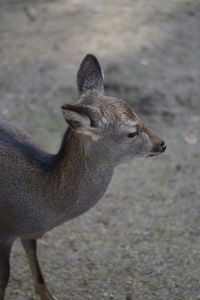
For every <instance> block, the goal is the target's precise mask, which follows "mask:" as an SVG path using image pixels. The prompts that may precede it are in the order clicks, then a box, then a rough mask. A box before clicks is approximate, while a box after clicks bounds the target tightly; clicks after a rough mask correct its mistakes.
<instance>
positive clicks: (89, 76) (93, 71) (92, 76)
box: [77, 54, 104, 95]
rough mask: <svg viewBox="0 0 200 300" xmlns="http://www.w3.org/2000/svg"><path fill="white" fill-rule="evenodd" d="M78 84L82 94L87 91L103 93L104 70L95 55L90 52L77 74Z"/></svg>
mask: <svg viewBox="0 0 200 300" xmlns="http://www.w3.org/2000/svg"><path fill="white" fill-rule="evenodd" d="M77 85H78V90H79V93H80V95H81V94H83V93H85V92H87V91H96V92H98V93H101V94H103V91H104V87H103V71H102V70H101V67H100V64H99V62H98V60H97V59H96V57H95V56H94V55H92V54H88V55H86V57H85V58H84V59H83V61H82V63H81V65H80V68H79V71H78V74H77Z"/></svg>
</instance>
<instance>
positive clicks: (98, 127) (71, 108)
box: [62, 104, 103, 140]
mask: <svg viewBox="0 0 200 300" xmlns="http://www.w3.org/2000/svg"><path fill="white" fill-rule="evenodd" d="M62 110H63V115H64V118H65V120H66V121H67V123H68V124H69V126H70V127H71V128H72V129H73V130H74V131H75V132H77V133H81V134H84V135H87V136H90V137H91V138H92V139H93V140H98V139H99V138H100V137H101V133H102V130H103V128H102V122H101V115H100V113H99V111H98V109H96V108H95V107H90V106H86V105H81V104H74V105H71V104H65V105H63V106H62Z"/></svg>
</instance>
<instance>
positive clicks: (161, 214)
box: [0, 0, 200, 300]
mask: <svg viewBox="0 0 200 300" xmlns="http://www.w3.org/2000/svg"><path fill="white" fill-rule="evenodd" d="M87 53H93V54H95V55H96V56H97V57H98V58H99V60H100V62H101V64H102V66H103V69H104V74H105V87H106V93H107V94H108V95H113V96H117V97H119V98H123V99H126V100H127V101H128V102H129V103H130V104H131V105H133V107H134V108H135V110H136V112H137V113H139V114H140V115H141V116H142V117H143V119H144V120H145V122H146V123H147V124H148V125H149V127H151V128H152V129H154V130H155V131H156V132H158V133H159V134H160V135H161V136H162V137H163V138H164V139H165V141H166V142H167V146H168V148H167V151H166V154H164V155H162V156H160V157H158V158H155V159H147V160H135V161H132V162H131V163H130V164H128V165H122V166H120V167H119V168H118V169H117V170H116V172H115V175H114V178H113V180H112V182H111V184H110V186H109V189H108V191H107V193H106V194H105V195H104V197H103V198H102V199H101V201H100V202H99V203H98V204H97V205H96V206H95V207H94V208H92V209H91V210H90V211H89V212H88V213H86V214H84V215H82V216H81V217H79V218H77V219H75V220H73V221H71V222H69V223H67V224H63V225H62V226H60V227H58V228H56V229H54V230H53V231H51V232H49V233H47V234H46V235H45V236H44V237H43V238H42V239H41V240H40V241H39V245H40V247H39V256H40V261H41V265H42V267H43V270H44V273H45V277H46V280H47V282H48V284H49V287H50V289H51V290H52V291H53V293H54V294H55V295H56V296H57V298H58V299H59V300H62V299H63V300H89V299H95V300H101V299H115V300H154V299H155V300H184V299H185V300H197V299H200V189H199V184H200V168H199V161H200V160H199V156H200V154H199V153H200V85H199V82H200V1H198V0H172V1H161V0H115V1H114V0H111V1H106V0H100V1H92V0H85V1H81V0H57V1H56V0H54V1H44V0H43V1H39V0H35V1H34V0H32V1H30V0H1V1H0V114H1V116H2V117H3V118H4V119H7V120H10V121H12V123H13V124H15V125H17V126H20V127H22V128H24V129H26V130H27V131H28V132H29V133H31V134H32V135H34V136H35V137H36V138H37V139H38V140H39V141H40V142H41V143H42V144H43V145H45V147H46V148H47V149H49V150H50V151H53V152H55V151H56V149H57V148H58V146H59V143H60V140H61V136H62V134H63V132H64V130H65V127H66V124H65V122H64V120H63V117H62V113H61V109H60V106H61V104H64V103H66V102H68V103H70V102H73V101H76V100H77V91H76V71H77V68H78V66H79V63H80V61H81V60H82V58H83V57H84V56H85V55H86V54H87ZM6 299H7V300H23V299H28V300H31V299H37V297H36V296H35V294H34V290H33V288H32V281H31V276H30V271H29V267H28V265H27V261H26V258H25V255H24V252H23V250H22V248H21V245H20V243H19V242H16V244H15V246H14V248H13V252H12V257H11V278H10V282H9V286H8V289H7V294H6Z"/></svg>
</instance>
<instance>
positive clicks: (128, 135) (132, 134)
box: [127, 131, 139, 139]
mask: <svg viewBox="0 0 200 300" xmlns="http://www.w3.org/2000/svg"><path fill="white" fill-rule="evenodd" d="M138 135H139V131H134V132H130V133H129V134H127V137H128V138H129V139H130V138H134V137H135V136H138Z"/></svg>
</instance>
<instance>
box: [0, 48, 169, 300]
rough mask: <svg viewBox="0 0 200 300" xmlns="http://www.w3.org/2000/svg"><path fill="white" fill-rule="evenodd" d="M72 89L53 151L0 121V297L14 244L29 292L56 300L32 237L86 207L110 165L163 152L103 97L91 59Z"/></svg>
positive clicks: (121, 104) (127, 110)
mask: <svg viewBox="0 0 200 300" xmlns="http://www.w3.org/2000/svg"><path fill="white" fill-rule="evenodd" d="M77 86H78V91H79V95H80V98H79V100H78V101H77V103H73V104H64V105H63V106H62V112H63V116H64V119H65V121H66V122H67V124H68V127H67V129H66V132H65V134H64V136H63V139H62V141H61V146H60V148H59V150H58V152H57V153H56V154H51V153H48V152H46V151H45V150H43V148H42V147H41V146H40V145H39V144H38V142H36V141H35V139H34V138H32V137H30V136H29V135H28V134H26V133H25V132H24V131H23V130H22V129H18V128H16V127H14V126H12V125H10V123H9V122H7V121H5V120H1V122H0V169H1V174H0V300H3V299H4V297H5V290H6V287H7V284H8V280H9V274H10V264H9V257H10V252H11V248H12V245H13V243H14V241H15V240H16V239H20V240H21V242H22V245H23V248H24V250H25V252H26V255H27V258H28V262H29V265H30V268H31V271H32V277H33V282H34V286H35V290H36V293H37V294H38V295H39V297H40V299H41V300H55V299H56V298H55V297H54V296H53V295H52V294H51V292H50V291H49V289H48V287H47V285H46V283H45V280H44V277H43V274H42V271H41V269H40V265H39V262H38V258H37V239H38V238H41V237H42V235H44V234H45V233H46V232H47V231H49V230H50V229H52V228H54V227H56V226H58V225H60V224H62V223H63V222H66V221H69V220H71V219H73V218H75V217H78V216H79V215H81V214H83V213H84V212H86V211H87V210H89V209H90V208H91V207H93V206H94V205H95V204H96V203H97V202H98V201H99V199H100V198H101V197H102V196H103V194H104V193H105V191H106V189H107V187H108V185H109V183H110V181H111V178H112V175H113V172H114V169H115V168H116V166H118V165H120V164H122V163H126V162H128V161H130V160H131V159H134V158H137V157H152V156H156V155H158V154H160V153H163V152H164V151H165V150H166V144H165V142H164V141H163V140H162V139H161V138H160V137H159V136H158V135H157V134H155V133H154V132H153V131H152V130H150V129H149V128H148V127H147V126H146V125H145V124H144V122H143V121H142V119H141V118H140V117H139V116H138V115H137V114H136V113H135V112H134V110H133V109H132V107H131V106H130V105H129V104H128V103H127V102H126V101H124V100H121V99H118V98H114V97H110V96H109V97H108V96H105V95H104V79H103V72H102V69H101V66H100V64H99V62H98V60H97V58H96V57H95V56H94V55H92V54H88V55H86V57H85V58H84V59H83V61H82V63H81V65H80V67H79V70H78V73H77Z"/></svg>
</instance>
